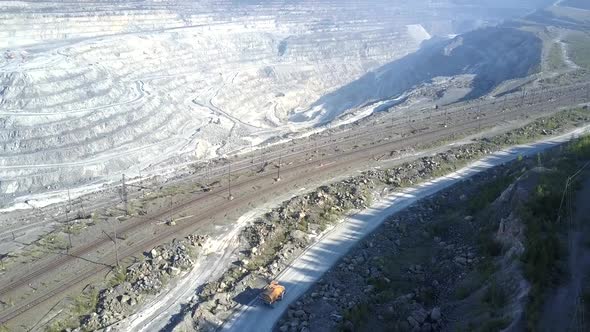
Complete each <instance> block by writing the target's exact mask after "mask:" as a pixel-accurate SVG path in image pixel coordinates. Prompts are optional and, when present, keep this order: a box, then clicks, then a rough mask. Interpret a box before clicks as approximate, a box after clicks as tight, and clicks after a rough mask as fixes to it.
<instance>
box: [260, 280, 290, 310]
mask: <svg viewBox="0 0 590 332" xmlns="http://www.w3.org/2000/svg"><path fill="white" fill-rule="evenodd" d="M285 293H286V290H285V286H281V285H279V283H278V282H276V281H271V283H270V284H269V285H268V286H266V287H265V288H264V291H263V292H262V294H260V298H261V299H262V301H264V303H266V304H268V305H270V306H272V305H273V304H274V303H275V302H277V301H280V300H282V299H283V296H285Z"/></svg>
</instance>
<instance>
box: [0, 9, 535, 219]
mask: <svg viewBox="0 0 590 332" xmlns="http://www.w3.org/2000/svg"><path fill="white" fill-rule="evenodd" d="M479 2H481V3H482V4H484V3H485V5H489V6H491V7H490V8H489V9H488V10H481V8H480V7H479V5H477V4H475V3H471V2H469V3H467V2H455V1H417V2H416V3H413V2H412V3H410V2H407V1H378V0H371V1H336V0H333V1H323V0H322V1H183V0H174V1H172V0H171V1H140V2H128V1H78V2H68V1H50V2H38V1H1V2H0V52H1V54H0V142H1V143H2V144H0V204H1V205H2V206H4V207H5V208H10V207H20V208H23V207H24V208H30V207H31V206H41V205H44V204H47V202H51V199H52V198H54V199H55V197H54V196H55V195H53V196H52V195H51V194H52V193H53V194H55V193H57V197H58V198H59V197H61V198H62V199H63V198H65V197H66V195H65V192H66V190H68V189H70V190H71V191H72V193H76V190H77V189H78V190H82V191H83V189H85V188H86V189H88V190H92V189H97V188H98V187H99V186H100V185H101V184H103V183H108V182H113V181H120V179H121V176H122V174H123V173H125V174H126V175H127V176H128V177H132V176H138V175H144V176H145V175H150V174H159V175H162V174H169V173H171V172H173V171H174V170H175V169H178V168H181V167H184V166H186V165H187V163H188V162H195V161H204V160H207V159H209V158H212V157H221V156H228V155H231V154H235V153H237V152H240V151H242V150H243V149H244V148H248V149H250V148H251V147H252V146H254V147H255V146H257V145H259V144H261V143H263V142H266V141H268V140H269V139H272V138H277V137H285V135H294V134H297V133H301V132H304V131H306V130H309V129H311V128H314V127H315V126H317V125H320V124H324V125H325V124H328V123H332V122H334V123H335V122H338V121H339V120H343V117H344V120H345V119H347V118H346V117H345V116H347V117H348V121H351V119H352V120H354V119H357V118H359V117H362V116H365V115H367V114H370V113H371V111H372V110H373V109H374V108H376V107H377V105H374V106H373V107H372V108H367V105H369V106H370V105H371V104H372V103H375V102H380V101H381V102H383V101H387V100H389V99H392V98H395V97H399V96H401V95H402V94H403V93H404V92H405V91H406V90H408V89H410V88H412V87H413V86H415V85H416V84H420V83H424V82H426V81H429V80H430V79H431V78H432V76H433V75H430V72H431V71H432V70H431V69H433V68H431V67H432V66H433V64H432V62H428V63H425V61H423V60H414V59H408V61H406V62H401V63H395V61H396V60H399V59H402V58H404V57H406V56H408V55H409V54H412V53H414V52H415V51H417V50H418V49H420V47H421V45H423V44H425V43H426V42H427V41H429V40H440V39H443V40H444V39H449V38H451V37H452V36H454V35H456V34H459V33H463V32H467V31H470V30H473V29H476V28H480V27H484V26H492V25H495V24H498V23H500V22H502V21H503V20H506V19H509V18H512V17H516V16H519V15H524V14H526V13H528V12H530V11H532V10H534V9H535V8H537V7H539V3H535V2H534V1H518V3H514V2H512V1H479ZM490 33H492V34H493V33H496V34H498V36H496V37H499V39H500V41H498V42H497V44H498V45H494V46H493V47H488V49H492V48H493V51H494V52H502V51H504V50H503V45H500V44H502V41H501V40H502V39H503V38H504V39H505V38H507V36H502V34H501V33H498V32H490ZM474 38H477V36H474ZM508 38H511V39H512V40H510V41H509V42H511V43H517V44H527V43H533V44H534V43H535V40H533V39H534V38H533V36H527V35H526V34H525V33H521V34H520V36H514V37H510V36H508ZM494 39H497V38H494ZM459 44H460V42H459V43H457V45H455V46H458V45H459ZM504 45H505V44H504ZM497 46H500V47H497ZM484 47H485V45H484ZM474 50H475V49H474ZM532 50H533V51H532V52H533V53H534V52H535V49H534V47H533V48H532ZM426 52H428V51H426ZM446 52H447V54H448V53H449V52H451V49H448V48H447V51H446ZM513 54H517V52H513ZM470 55H475V52H473V53H472V54H470ZM497 55H500V56H502V55H503V53H497V54H489V55H485V56H486V57H489V59H493V57H495V56H497ZM533 56H534V54H533ZM441 60H442V61H444V59H441ZM463 60H464V59H463V58H461V59H457V61H456V63H455V64H450V66H449V68H445V65H444V64H436V65H435V66H436V67H437V68H436V70H435V71H438V73H436V75H435V76H441V77H448V76H452V75H460V74H467V75H469V74H475V72H474V71H472V70H469V69H468V70H465V72H461V71H462V69H463V68H464V66H461V61H463ZM479 60H481V58H480V57H479V56H476V58H475V60H474V62H476V61H479ZM525 60H526V61H527V63H525V64H524V66H520V67H519V66H514V67H516V69H515V73H514V75H522V73H523V71H526V70H528V69H529V68H528V67H529V66H530V64H529V63H528V60H529V59H525ZM420 61H422V63H420ZM392 63H393V64H392ZM507 63H508V65H509V66H511V65H512V63H511V62H507ZM500 75H502V74H500ZM505 76H506V77H500V78H499V79H506V78H510V77H509V76H510V74H507V75H505ZM358 79H360V81H357V82H356V84H353V85H349V84H350V83H352V82H355V81H356V80H358ZM467 79H468V78H467ZM493 79H496V78H493ZM499 79H497V80H499ZM366 81H369V82H368V83H369V84H365V83H367V82H366ZM492 81H493V82H494V83H496V82H495V81H494V80H492ZM486 82H488V81H486ZM458 85H461V86H460V87H459V89H458V90H461V93H462V94H464V95H465V94H467V93H466V92H465V91H464V90H465V89H463V88H465V87H469V86H470V82H469V79H468V82H460V83H459V84H458ZM476 85H477V84H476ZM390 103H391V102H390ZM42 193H49V195H47V194H46V195H39V194H42ZM60 193H61V196H60V195H59V194H60Z"/></svg>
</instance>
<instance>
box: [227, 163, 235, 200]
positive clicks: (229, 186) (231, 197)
mask: <svg viewBox="0 0 590 332" xmlns="http://www.w3.org/2000/svg"><path fill="white" fill-rule="evenodd" d="M227 180H228V182H227V183H228V186H227V193H228V195H227V199H228V200H230V201H232V200H233V199H234V196H233V195H232V194H231V161H230V163H229V165H228V167H227Z"/></svg>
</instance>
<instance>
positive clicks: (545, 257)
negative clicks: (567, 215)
mask: <svg viewBox="0 0 590 332" xmlns="http://www.w3.org/2000/svg"><path fill="white" fill-rule="evenodd" d="M589 152H590V137H589V136H585V137H582V138H580V139H578V140H576V141H573V142H572V143H570V144H569V145H568V147H567V149H566V154H565V156H564V157H563V158H562V159H559V160H556V161H554V163H553V165H552V166H554V169H553V171H552V172H551V173H550V174H548V175H546V176H543V177H542V178H541V180H540V182H539V184H538V185H537V187H536V190H535V192H534V193H533V196H532V198H531V199H530V201H529V202H528V203H527V204H526V206H525V208H523V209H522V211H521V215H522V217H523V220H524V222H525V225H526V231H525V237H526V243H525V248H526V249H525V253H524V255H523V258H522V260H523V263H524V272H525V276H526V278H527V279H528V280H529V281H530V283H531V286H532V288H531V292H530V296H529V302H528V305H527V327H528V329H529V330H535V329H536V324H538V322H539V315H540V312H541V308H542V306H543V304H544V300H545V295H546V290H547V289H551V288H552V287H554V286H555V285H557V284H558V283H559V282H560V281H562V280H563V278H564V276H565V270H566V269H565V267H564V265H565V259H566V254H567V249H566V245H565V243H564V242H565V238H566V235H565V231H566V228H567V225H565V224H564V223H563V222H561V221H560V218H559V213H560V204H561V198H562V194H563V190H564V188H565V182H566V179H567V178H568V176H570V175H571V174H572V173H573V172H574V171H575V169H576V163H575V161H576V160H578V159H579V158H588V157H590V154H589Z"/></svg>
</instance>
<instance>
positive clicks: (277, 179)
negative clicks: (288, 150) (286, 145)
mask: <svg viewBox="0 0 590 332" xmlns="http://www.w3.org/2000/svg"><path fill="white" fill-rule="evenodd" d="M282 157H283V152H282V151H281V153H280V154H279V164H278V166H277V178H276V179H275V181H277V182H278V181H281V158H282Z"/></svg>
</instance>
